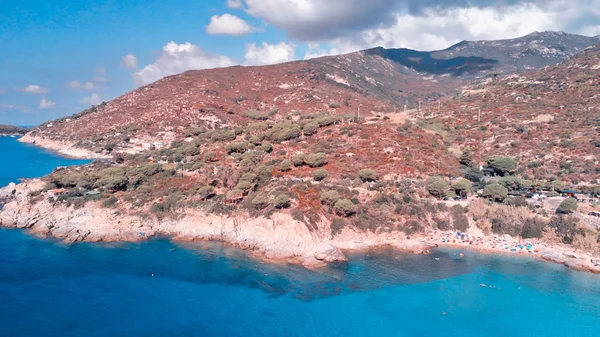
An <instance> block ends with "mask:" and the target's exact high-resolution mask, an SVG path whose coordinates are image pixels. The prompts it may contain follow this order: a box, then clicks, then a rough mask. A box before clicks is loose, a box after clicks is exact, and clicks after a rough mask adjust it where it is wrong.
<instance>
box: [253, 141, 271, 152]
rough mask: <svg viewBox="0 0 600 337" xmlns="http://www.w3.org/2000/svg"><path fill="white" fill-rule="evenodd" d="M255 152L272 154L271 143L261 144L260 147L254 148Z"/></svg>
mask: <svg viewBox="0 0 600 337" xmlns="http://www.w3.org/2000/svg"><path fill="white" fill-rule="evenodd" d="M256 151H263V152H265V153H271V152H273V145H271V143H263V144H262V145H261V146H259V147H257V148H256Z"/></svg>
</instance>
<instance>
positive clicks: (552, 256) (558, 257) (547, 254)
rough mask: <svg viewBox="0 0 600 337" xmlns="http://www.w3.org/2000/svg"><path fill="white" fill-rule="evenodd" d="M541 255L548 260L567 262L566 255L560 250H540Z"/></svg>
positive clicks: (560, 262)
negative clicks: (559, 251)
mask: <svg viewBox="0 0 600 337" xmlns="http://www.w3.org/2000/svg"><path fill="white" fill-rule="evenodd" d="M540 257H541V258H542V259H544V260H546V261H550V262H554V263H559V264H565V262H566V259H565V256H564V255H562V254H560V253H558V252H555V251H551V250H546V251H543V252H540Z"/></svg>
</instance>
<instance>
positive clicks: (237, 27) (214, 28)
mask: <svg viewBox="0 0 600 337" xmlns="http://www.w3.org/2000/svg"><path fill="white" fill-rule="evenodd" d="M255 31H257V29H256V28H254V27H252V26H251V25H250V24H249V23H248V22H246V21H244V20H242V19H240V18H239V17H237V16H235V15H231V14H223V15H221V16H218V15H214V16H213V17H212V18H211V19H210V23H209V24H208V26H206V32H207V33H208V34H211V35H234V36H242V35H247V34H250V33H252V32H255Z"/></svg>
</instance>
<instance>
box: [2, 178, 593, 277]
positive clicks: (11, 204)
mask: <svg viewBox="0 0 600 337" xmlns="http://www.w3.org/2000/svg"><path fill="white" fill-rule="evenodd" d="M43 184H44V182H42V181H41V180H39V179H31V180H27V181H24V182H23V183H21V184H18V185H15V184H11V185H9V186H7V187H4V188H2V189H0V198H5V199H6V203H5V204H4V205H3V207H2V208H0V226H1V227H5V228H19V229H26V230H28V231H29V232H30V233H31V234H33V235H36V236H40V237H52V238H55V239H59V240H63V241H65V242H69V243H73V242H116V241H123V242H138V241H143V240H148V239H151V238H153V237H156V236H161V237H163V236H166V237H169V238H171V239H172V240H174V241H182V242H192V241H201V240H205V241H220V242H223V243H224V244H228V245H232V246H235V247H239V248H241V249H244V250H248V251H251V252H252V254H253V255H255V256H256V257H258V258H261V259H263V260H265V261H269V262H273V263H293V264H298V265H302V266H304V267H306V268H319V267H322V266H325V265H326V264H327V263H331V262H339V261H346V260H347V259H346V256H345V255H344V253H343V251H348V250H351V251H365V250H371V249H376V248H380V247H384V246H390V247H393V248H394V249H398V250H401V251H406V252H410V253H414V254H428V253H429V251H430V250H431V249H434V248H436V247H438V246H445V247H451V248H455V249H466V250H474V251H477V252H482V253H492V254H498V253H500V254H502V253H507V252H505V251H502V250H497V249H491V248H490V247H487V246H482V247H475V246H471V245H469V244H468V243H467V244H465V243H462V244H461V243H451V242H441V241H440V240H439V238H437V237H436V234H439V233H429V234H428V235H419V236H413V237H410V238H407V236H406V235H405V234H404V233H399V232H398V233H378V234H375V233H359V232H356V231H353V230H349V229H345V230H344V231H343V232H342V233H341V234H339V235H336V236H335V237H334V238H332V237H330V235H327V234H324V233H325V232H326V231H318V232H311V231H309V230H308V228H307V227H306V225H305V224H303V223H301V222H299V221H297V220H295V219H293V218H292V217H291V216H289V215H287V214H284V213H276V214H273V215H272V216H271V217H270V218H262V217H261V218H251V217H248V216H244V215H237V216H219V215H212V214H205V213H203V212H200V211H198V210H186V211H185V212H183V213H182V214H181V215H179V216H178V217H176V218H164V219H160V220H159V219H156V218H154V217H147V216H144V215H143V214H138V215H123V214H121V213H120V212H119V211H117V210H115V209H110V208H105V207H103V206H102V205H100V204H99V203H98V204H94V203H92V204H89V205H86V206H85V207H82V208H78V209H77V208H74V207H73V206H69V207H67V206H66V205H65V204H63V203H58V204H53V203H51V202H49V201H48V200H46V199H42V200H39V201H38V202H37V203H34V204H33V203H31V202H30V200H29V193H30V192H32V191H35V190H38V189H39V188H41V187H42V185H43ZM320 233H323V234H320ZM539 247H541V248H540V249H538V250H537V251H536V252H535V253H533V254H527V255H528V256H533V257H535V258H537V259H539V260H543V261H549V262H553V263H559V264H562V265H565V266H566V267H569V268H572V269H575V270H580V271H588V272H593V273H600V265H598V264H594V263H593V262H592V258H591V256H590V255H589V254H586V253H583V252H577V251H574V250H573V249H571V248H569V247H566V246H562V245H547V244H542V243H541V242H540V245H539ZM514 255H516V256H518V255H520V254H514Z"/></svg>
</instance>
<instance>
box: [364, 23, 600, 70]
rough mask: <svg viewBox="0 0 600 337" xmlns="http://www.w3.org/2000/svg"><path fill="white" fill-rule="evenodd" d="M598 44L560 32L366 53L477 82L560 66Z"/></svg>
mask: <svg viewBox="0 0 600 337" xmlns="http://www.w3.org/2000/svg"><path fill="white" fill-rule="evenodd" d="M598 43H600V38H598V37H587V36H581V35H575V34H568V33H563V32H541V33H538V32H536V33H532V34H529V35H526V36H523V37H520V38H516V39H509V40H496V41H463V42H460V43H458V44H456V45H454V46H451V47H449V48H447V49H444V50H440V51H432V52H424V51H416V50H411V49H384V48H374V49H370V50H367V51H365V52H366V53H367V54H371V55H378V56H381V57H383V58H385V59H387V60H390V61H392V62H394V63H396V64H398V65H400V66H402V67H406V68H407V70H405V73H410V71H416V72H418V73H420V74H425V75H435V76H438V77H439V79H440V80H442V81H443V80H447V79H449V78H461V79H467V80H468V79H477V78H483V77H486V76H489V75H490V74H513V73H523V72H529V71H532V70H535V69H539V68H542V67H545V66H549V65H554V64H557V63H560V62H562V61H564V60H566V59H567V58H569V57H571V56H573V55H575V54H577V53H579V52H580V51H582V50H583V49H585V48H587V47H589V46H592V45H595V44H598Z"/></svg>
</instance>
